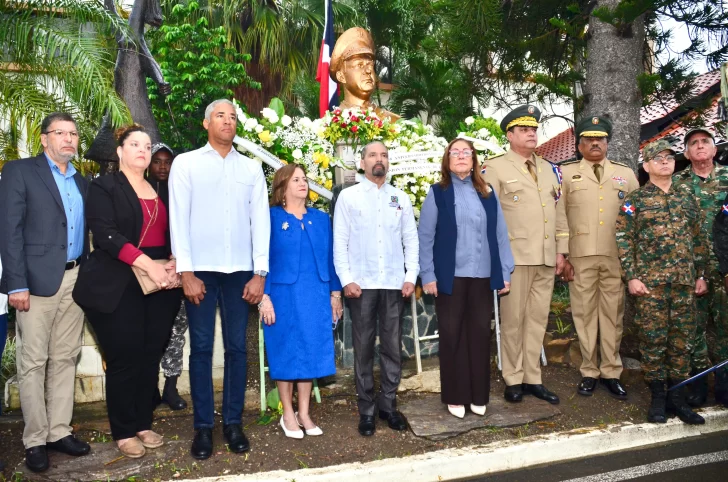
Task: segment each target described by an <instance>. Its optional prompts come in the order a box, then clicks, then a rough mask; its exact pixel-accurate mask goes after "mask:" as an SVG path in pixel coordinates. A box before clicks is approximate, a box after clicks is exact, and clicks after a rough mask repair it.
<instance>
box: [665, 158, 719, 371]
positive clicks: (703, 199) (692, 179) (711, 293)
mask: <svg viewBox="0 0 728 482" xmlns="http://www.w3.org/2000/svg"><path fill="white" fill-rule="evenodd" d="M672 180H673V183H674V185H675V188H676V189H680V190H684V191H685V192H687V193H688V194H691V195H693V196H694V197H695V199H696V201H697V202H698V204H699V205H700V210H701V211H702V214H703V231H704V232H705V233H706V235H707V237H708V242H709V243H710V245H711V246H712V240H713V220H714V219H715V214H716V212H719V211H720V206H721V204H723V200H724V198H725V197H726V194H728V168H726V167H723V166H721V165H719V164H716V165H715V168H714V169H713V172H712V173H711V174H710V176H708V178H707V179H705V180H703V179H701V178H700V177H699V176H698V175H696V174H695V173H694V172H693V169H692V166H690V167H689V168H687V169H684V170H683V171H680V172H678V173H676V174H675V175H674V176H673V178H672ZM720 273H721V270H720V269H719V267H718V258H717V257H716V255H715V253H713V250H711V249H709V259H708V267H707V269H706V281H708V293H707V294H706V295H705V296H701V297H699V298H697V300H696V302H695V305H696V310H697V312H696V324H697V327H696V332H695V346H694V347H693V354H692V360H691V362H692V368H693V369H695V370H698V371H702V370H704V369H706V368H708V367H710V366H711V363H710V358H709V357H708V345H707V342H706V338H705V331H706V327H707V326H708V321H709V319H710V318H711V317H712V319H713V323H715V327H716V332H717V335H718V336H717V337H718V346H717V347H716V353H715V355H716V357H717V359H718V360H725V359H726V358H728V296H727V295H726V292H725V287H724V286H723V276H721V274H720Z"/></svg>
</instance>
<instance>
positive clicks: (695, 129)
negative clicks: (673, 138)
mask: <svg viewBox="0 0 728 482" xmlns="http://www.w3.org/2000/svg"><path fill="white" fill-rule="evenodd" d="M698 132H702V133H703V134H707V135H709V136H710V138H711V139H713V141H715V136H714V135H713V133H712V132H711V131H710V129H708V128H707V127H693V128H692V129H690V130H689V131H687V132H686V133H685V137H683V143H684V144H686V147H687V143H688V139H690V137H691V136H692V135H693V134H697V133H698Z"/></svg>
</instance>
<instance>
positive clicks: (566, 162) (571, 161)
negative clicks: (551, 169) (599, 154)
mask: <svg viewBox="0 0 728 482" xmlns="http://www.w3.org/2000/svg"><path fill="white" fill-rule="evenodd" d="M580 162H581V161H580V160H578V159H572V160H570V161H564V162H562V163H560V164H559V166H568V165H569V164H578V163H580Z"/></svg>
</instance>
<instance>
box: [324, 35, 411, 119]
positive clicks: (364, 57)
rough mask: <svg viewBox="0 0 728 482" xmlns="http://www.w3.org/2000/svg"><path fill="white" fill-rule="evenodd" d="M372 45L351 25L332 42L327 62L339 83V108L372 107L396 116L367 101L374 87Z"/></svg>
mask: <svg viewBox="0 0 728 482" xmlns="http://www.w3.org/2000/svg"><path fill="white" fill-rule="evenodd" d="M374 58H375V48H374V40H373V39H372V36H371V34H370V33H369V32H368V31H366V30H365V29H363V28H361V27H353V28H350V29H349V30H347V31H346V32H344V33H343V34H341V36H340V37H339V39H338V40H337V41H336V45H334V51H333V52H332V54H331V62H330V64H329V75H331V78H332V79H333V80H335V81H337V82H338V83H339V84H341V85H342V87H343V89H344V92H345V94H344V101H343V102H342V103H341V105H340V107H341V108H342V109H350V108H352V107H360V108H362V109H366V108H368V107H372V108H373V109H374V110H375V111H376V113H377V115H378V116H380V117H382V118H384V117H389V118H390V119H391V120H392V121H396V120H397V119H399V116H398V115H397V114H394V113H392V112H389V111H387V110H385V109H382V108H381V107H378V106H377V105H375V104H374V103H372V102H371V100H370V99H371V97H372V94H373V93H374V90H375V89H376V88H377V76H376V72H375V70H374Z"/></svg>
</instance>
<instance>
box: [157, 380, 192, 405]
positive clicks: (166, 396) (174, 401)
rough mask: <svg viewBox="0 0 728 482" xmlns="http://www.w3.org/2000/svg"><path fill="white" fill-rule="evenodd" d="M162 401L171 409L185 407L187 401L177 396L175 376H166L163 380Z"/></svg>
mask: <svg viewBox="0 0 728 482" xmlns="http://www.w3.org/2000/svg"><path fill="white" fill-rule="evenodd" d="M162 402H164V403H166V404H167V405H169V408H171V409H172V410H184V409H185V408H187V402H186V401H185V400H184V398H182V397H180V396H179V392H177V377H167V379H166V380H164V391H163V392H162Z"/></svg>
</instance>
